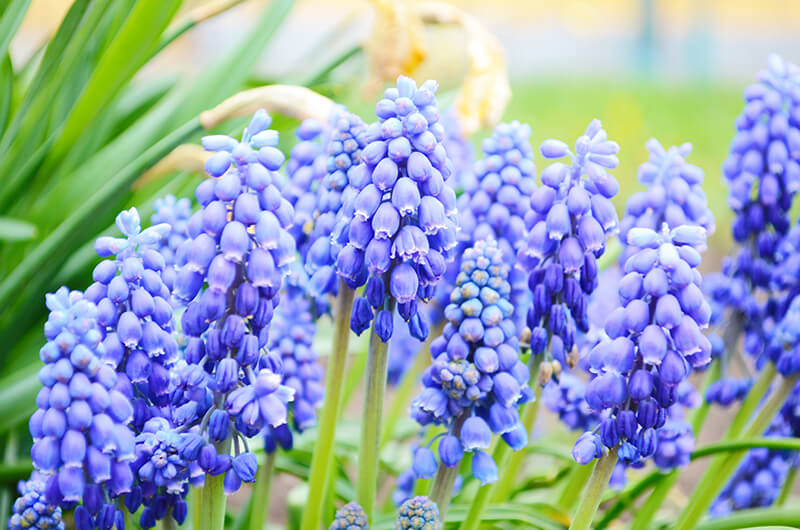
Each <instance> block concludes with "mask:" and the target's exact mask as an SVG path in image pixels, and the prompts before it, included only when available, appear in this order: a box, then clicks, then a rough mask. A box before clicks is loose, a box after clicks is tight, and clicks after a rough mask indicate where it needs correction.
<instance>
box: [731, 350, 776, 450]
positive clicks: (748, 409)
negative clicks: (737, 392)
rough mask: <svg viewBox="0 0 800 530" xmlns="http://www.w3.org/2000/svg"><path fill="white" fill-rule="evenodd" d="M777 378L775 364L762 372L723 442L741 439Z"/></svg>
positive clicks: (767, 366) (770, 364)
mask: <svg viewBox="0 0 800 530" xmlns="http://www.w3.org/2000/svg"><path fill="white" fill-rule="evenodd" d="M776 376H777V371H776V370H775V365H774V364H773V363H768V364H767V365H766V366H765V367H764V369H763V370H761V375H760V376H759V378H758V379H757V380H756V382H755V383H754V384H753V387H752V388H751V389H750V392H748V393H747V398H746V399H745V400H744V401H743V402H742V406H741V407H740V408H739V411H738V412H737V413H736V416H735V417H734V418H733V421H732V422H731V426H730V427H729V428H728V432H727V433H726V434H725V437H724V438H723V440H733V439H736V438H738V437H739V434H741V432H742V429H744V428H745V426H746V425H747V422H748V421H750V418H751V417H752V416H753V413H754V412H755V410H756V409H757V408H758V406H759V405H760V404H761V400H762V399H763V398H764V396H765V395H766V393H767V392H768V391H769V387H770V385H772V382H773V381H775V377H776ZM761 434H762V433H758V435H759V436H760V435H761Z"/></svg>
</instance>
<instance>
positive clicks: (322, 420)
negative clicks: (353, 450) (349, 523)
mask: <svg viewBox="0 0 800 530" xmlns="http://www.w3.org/2000/svg"><path fill="white" fill-rule="evenodd" d="M354 295H355V291H353V290H352V289H350V288H349V287H347V285H346V284H345V283H344V280H342V279H341V278H340V279H339V294H338V295H337V296H336V302H335V307H334V312H333V317H334V337H333V349H332V350H331V355H330V357H329V358H328V365H327V367H326V373H325V397H324V402H323V405H322V409H321V410H320V413H319V435H318V437H317V441H316V444H315V446H314V449H315V450H314V453H313V455H312V457H311V470H310V472H309V473H310V475H309V480H308V488H309V490H308V502H307V504H306V509H305V510H304V511H303V520H302V523H301V528H302V529H303V530H318V529H319V525H320V518H321V516H322V507H323V499H324V497H325V487H326V484H327V482H328V480H327V478H328V476H329V475H330V473H331V470H332V468H333V465H332V462H333V450H334V445H335V439H334V438H335V434H336V425H337V423H338V417H339V412H340V409H341V407H340V401H341V399H342V391H343V385H342V384H341V383H342V380H343V378H344V369H345V364H346V363H347V346H348V344H349V340H350V314H351V313H352V311H353V298H354Z"/></svg>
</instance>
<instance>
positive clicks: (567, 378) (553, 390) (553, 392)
mask: <svg viewBox="0 0 800 530" xmlns="http://www.w3.org/2000/svg"><path fill="white" fill-rule="evenodd" d="M585 396H586V383H585V382H584V381H583V380H582V379H580V378H579V377H576V376H574V375H572V374H568V373H562V374H561V375H560V376H559V377H558V381H557V382H556V381H550V382H549V383H547V385H546V386H545V387H544V389H543V390H542V403H544V405H545V406H546V407H547V408H548V409H550V411H551V412H553V413H554V414H557V415H558V417H559V419H560V420H561V422H562V423H563V424H564V425H566V426H567V427H569V428H570V429H571V430H579V431H588V430H591V429H594V428H595V427H596V426H597V425H598V424H599V423H600V415H599V414H597V413H596V412H594V411H592V409H591V408H590V407H589V404H588V403H586V397H585Z"/></svg>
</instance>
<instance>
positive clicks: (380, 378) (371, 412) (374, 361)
mask: <svg viewBox="0 0 800 530" xmlns="http://www.w3.org/2000/svg"><path fill="white" fill-rule="evenodd" d="M388 311H389V312H390V313H394V299H390V301H389V307H388ZM377 322H378V319H377V318H374V319H373V320H372V328H371V329H370V335H369V351H368V352H367V385H366V390H365V392H364V412H363V414H362V416H361V445H360V446H359V455H358V478H357V480H356V499H357V500H358V503H359V504H360V505H361V508H363V509H364V512H365V513H366V514H367V520H368V521H369V522H370V524H371V523H372V522H373V518H372V513H373V510H374V508H375V495H376V492H377V488H378V468H379V466H380V435H381V419H382V416H383V396H384V395H385V394H386V365H387V361H388V351H389V344H388V342H383V341H382V340H381V338H380V337H379V336H378V332H377V330H376V329H375V325H376V324H377Z"/></svg>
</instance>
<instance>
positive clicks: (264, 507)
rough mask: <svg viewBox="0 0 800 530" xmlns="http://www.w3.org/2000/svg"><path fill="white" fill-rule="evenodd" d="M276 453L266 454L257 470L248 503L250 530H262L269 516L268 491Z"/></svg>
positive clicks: (273, 472) (273, 471)
mask: <svg viewBox="0 0 800 530" xmlns="http://www.w3.org/2000/svg"><path fill="white" fill-rule="evenodd" d="M275 455H276V451H272V452H271V453H267V455H266V459H265V460H264V463H263V464H262V465H261V467H260V468H259V469H258V474H257V475H256V484H255V487H254V488H253V502H252V503H250V522H249V525H248V528H249V529H250V530H263V528H264V521H266V520H267V515H268V514H269V491H270V486H271V485H272V477H273V475H274V474H275Z"/></svg>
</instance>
